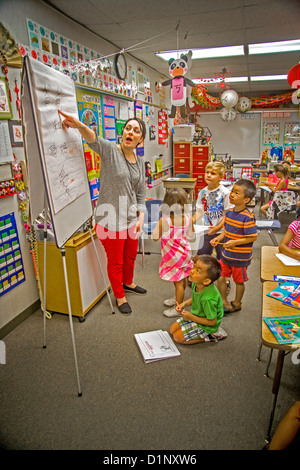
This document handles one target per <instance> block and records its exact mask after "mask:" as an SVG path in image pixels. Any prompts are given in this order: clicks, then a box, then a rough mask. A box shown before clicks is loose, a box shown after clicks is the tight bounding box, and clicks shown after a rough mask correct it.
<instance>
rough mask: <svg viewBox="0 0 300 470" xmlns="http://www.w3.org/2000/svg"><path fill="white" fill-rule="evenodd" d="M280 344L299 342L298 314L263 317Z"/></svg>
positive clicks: (299, 318) (299, 321) (299, 319)
mask: <svg viewBox="0 0 300 470" xmlns="http://www.w3.org/2000/svg"><path fill="white" fill-rule="evenodd" d="M263 321H264V322H265V324H266V325H267V326H268V327H269V328H270V330H271V332H272V333H273V335H274V336H275V338H276V339H277V341H278V343H280V344H300V316H299V315H290V316H283V317H263Z"/></svg>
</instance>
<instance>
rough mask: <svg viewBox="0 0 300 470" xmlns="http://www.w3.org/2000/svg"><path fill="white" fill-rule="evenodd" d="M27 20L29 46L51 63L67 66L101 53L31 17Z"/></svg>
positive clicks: (43, 59)
mask: <svg viewBox="0 0 300 470" xmlns="http://www.w3.org/2000/svg"><path fill="white" fill-rule="evenodd" d="M26 21H27V29H28V37H29V47H30V48H33V49H35V50H36V54H35V55H36V57H34V56H33V55H32V54H31V55H32V56H33V58H38V59H39V60H41V61H42V62H44V63H46V64H47V63H49V65H52V66H53V65H54V66H57V67H58V68H59V67H60V66H62V67H67V66H68V65H69V63H70V64H76V63H81V62H85V61H89V60H93V59H96V58H100V54H99V53H98V52H96V51H94V50H92V49H89V48H88V47H86V46H83V45H82V44H79V43H77V42H76V41H73V40H72V39H70V38H67V37H65V36H63V35H62V34H59V33H56V32H55V31H52V30H51V29H49V28H46V27H45V26H43V25H41V24H39V23H37V22H36V21H34V20H31V19H29V18H27V19H26Z"/></svg>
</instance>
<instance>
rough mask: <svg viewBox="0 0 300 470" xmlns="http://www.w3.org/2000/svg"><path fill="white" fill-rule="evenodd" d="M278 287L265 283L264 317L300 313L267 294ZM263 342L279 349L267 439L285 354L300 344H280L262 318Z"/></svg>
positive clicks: (263, 298)
mask: <svg viewBox="0 0 300 470" xmlns="http://www.w3.org/2000/svg"><path fill="white" fill-rule="evenodd" d="M276 287H278V282H270V281H266V282H264V283H263V293H262V295H263V297H262V317H282V316H290V315H295V316H296V315H299V310H298V309H296V308H293V307H289V306H287V305H285V304H283V302H281V301H280V300H277V299H274V298H272V297H269V296H267V294H268V293H269V292H271V291H272V290H274V289H275V288H276ZM261 338H262V344H263V345H264V346H267V347H268V348H272V350H273V349H278V354H277V362H276V369H275V373H274V378H273V385H272V394H273V397H272V407H271V413H270V418H269V425H268V430H267V439H268V441H269V440H270V434H271V428H272V423H273V418H274V413H275V408H276V401H277V396H278V391H279V386H280V380H281V373H282V369H283V363H284V358H285V355H286V354H287V353H289V352H294V351H296V350H297V349H299V348H300V345H295V344H280V343H279V342H278V341H277V339H276V338H275V336H274V335H273V333H272V332H271V330H270V329H269V327H268V326H267V325H266V324H265V322H264V321H263V320H262V331H261Z"/></svg>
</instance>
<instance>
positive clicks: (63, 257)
mask: <svg viewBox="0 0 300 470" xmlns="http://www.w3.org/2000/svg"><path fill="white" fill-rule="evenodd" d="M61 254H62V261H63V268H64V276H65V286H66V294H67V303H68V312H69V320H70V329H71V337H72V344H73V352H74V360H75V368H76V375H77V383H78V396H79V397H81V396H82V392H81V386H80V379H79V371H78V363H77V353H76V345H75V336H74V328H73V319H72V311H71V302H70V293H69V283H68V274H67V265H66V251H65V248H64V247H62V248H61Z"/></svg>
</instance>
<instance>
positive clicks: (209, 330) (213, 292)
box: [170, 255, 227, 344]
mask: <svg viewBox="0 0 300 470" xmlns="http://www.w3.org/2000/svg"><path fill="white" fill-rule="evenodd" d="M220 275H221V265H220V263H219V261H218V260H217V259H216V258H215V257H213V256H211V255H200V256H198V258H197V260H196V261H195V266H194V267H193V268H192V269H191V271H190V274H189V280H190V281H191V282H192V297H191V298H190V299H188V300H185V301H184V302H182V303H181V304H179V305H177V307H176V310H177V311H178V312H181V315H182V317H181V318H179V319H178V320H177V321H176V322H175V323H173V324H172V325H171V327H170V333H171V334H172V335H173V339H174V341H176V343H180V344H195V343H201V342H203V341H219V340H220V339H223V338H226V336H227V333H226V332H225V331H224V330H223V329H222V328H220V323H221V320H222V317H223V314H224V310H223V301H222V297H221V295H220V293H219V291H218V288H217V287H216V286H215V285H214V282H215V281H216V280H217V279H219V277H220ZM187 306H191V307H192V308H191V311H190V312H189V311H187V310H183V309H184V308H185V307H187Z"/></svg>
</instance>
